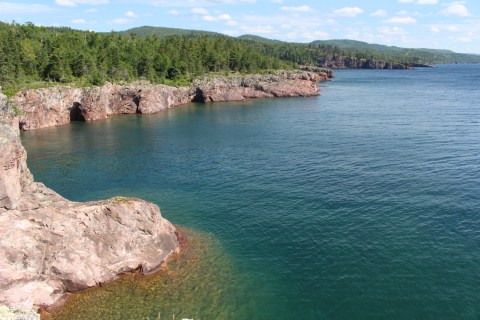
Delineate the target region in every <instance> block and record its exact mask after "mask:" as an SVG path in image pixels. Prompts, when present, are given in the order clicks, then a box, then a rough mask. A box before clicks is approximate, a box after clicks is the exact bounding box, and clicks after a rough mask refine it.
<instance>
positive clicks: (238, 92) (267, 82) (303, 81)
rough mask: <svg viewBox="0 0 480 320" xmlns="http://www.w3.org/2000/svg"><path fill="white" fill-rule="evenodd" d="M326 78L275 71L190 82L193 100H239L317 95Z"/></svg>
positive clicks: (307, 73)
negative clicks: (194, 93) (322, 81)
mask: <svg viewBox="0 0 480 320" xmlns="http://www.w3.org/2000/svg"><path fill="white" fill-rule="evenodd" d="M321 80H326V76H325V77H323V78H322V76H321V75H319V74H318V73H314V72H307V71H305V72H285V71H283V72H279V73H277V74H273V75H250V76H236V77H228V78H227V77H216V78H207V77H206V78H200V79H197V80H195V81H194V83H193V86H194V88H195V91H196V95H195V98H194V100H195V101H199V102H218V101H243V100H246V99H249V98H273V97H305V96H313V95H318V82H319V81H321Z"/></svg>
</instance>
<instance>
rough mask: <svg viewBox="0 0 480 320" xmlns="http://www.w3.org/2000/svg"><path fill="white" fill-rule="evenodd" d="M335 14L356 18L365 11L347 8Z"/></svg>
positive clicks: (357, 8)
mask: <svg viewBox="0 0 480 320" xmlns="http://www.w3.org/2000/svg"><path fill="white" fill-rule="evenodd" d="M333 13H335V14H337V15H339V16H344V17H355V16H357V15H359V14H360V13H363V10H362V9H361V8H359V7H345V8H341V9H337V10H334V11H333Z"/></svg>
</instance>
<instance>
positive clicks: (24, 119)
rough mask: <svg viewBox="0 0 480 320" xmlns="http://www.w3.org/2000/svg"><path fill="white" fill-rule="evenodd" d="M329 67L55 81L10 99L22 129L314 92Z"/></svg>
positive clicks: (328, 73)
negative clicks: (189, 77)
mask: <svg viewBox="0 0 480 320" xmlns="http://www.w3.org/2000/svg"><path fill="white" fill-rule="evenodd" d="M332 76H333V74H332V72H331V71H329V70H326V69H322V68H316V69H315V70H312V71H301V70H299V71H279V72H277V73H275V74H270V75H246V76H242V75H233V76H228V77H224V76H216V77H203V78H199V79H196V80H195V81H194V82H193V84H192V85H191V86H190V87H170V86H166V85H153V84H150V83H141V82H138V83H133V84H129V85H118V84H112V83H106V84H105V85H103V86H101V87H90V88H74V87H70V86H57V87H52V88H44V89H32V90H26V91H21V92H18V93H17V94H16V95H15V96H14V97H13V99H12V101H11V103H12V104H13V105H14V106H15V107H16V109H17V110H19V114H20V115H19V124H20V129H21V130H33V129H39V128H46V127H52V126H58V125H64V124H67V123H69V122H70V121H93V120H100V119H106V118H108V117H109V116H111V115H116V114H135V113H137V114H151V113H157V112H160V111H162V110H165V109H169V108H174V107H178V106H181V105H185V104H187V103H190V102H219V101H244V100H246V99H251V98H274V97H304V96H314V95H318V91H319V90H318V82H320V81H326V80H328V79H329V78H331V77H332Z"/></svg>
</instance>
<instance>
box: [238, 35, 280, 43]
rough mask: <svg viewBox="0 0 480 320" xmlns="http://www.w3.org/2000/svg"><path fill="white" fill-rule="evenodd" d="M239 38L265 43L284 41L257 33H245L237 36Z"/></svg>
mask: <svg viewBox="0 0 480 320" xmlns="http://www.w3.org/2000/svg"><path fill="white" fill-rule="evenodd" d="M237 39H240V40H249V41H257V42H264V43H275V42H276V43H281V42H282V41H280V40H273V39H268V38H264V37H260V36H256V35H253V34H244V35H242V36H239V37H237Z"/></svg>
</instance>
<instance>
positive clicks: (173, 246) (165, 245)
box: [0, 93, 178, 310]
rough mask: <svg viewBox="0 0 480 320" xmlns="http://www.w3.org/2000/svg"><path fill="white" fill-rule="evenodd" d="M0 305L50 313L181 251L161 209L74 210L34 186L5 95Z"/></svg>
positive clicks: (0, 133)
mask: <svg viewBox="0 0 480 320" xmlns="http://www.w3.org/2000/svg"><path fill="white" fill-rule="evenodd" d="M0 102H2V104H1V105H0V113H1V114H2V115H4V116H5V117H4V118H3V119H10V123H6V122H5V120H3V121H0V149H1V150H2V153H1V154H0V235H1V237H0V305H7V306H10V307H13V308H18V309H21V310H29V309H31V308H38V307H41V306H50V305H53V304H55V303H58V302H59V301H61V299H62V297H63V296H64V294H65V292H72V291H77V290H81V289H85V288H87V287H91V286H95V285H97V284H98V283H102V282H106V281H110V280H113V279H115V278H116V277H117V276H118V275H119V274H122V273H126V272H129V271H133V270H136V269H140V270H141V272H144V273H145V272H152V271H155V270H156V269H157V268H158V267H159V266H160V265H161V264H162V262H164V261H165V260H166V259H167V257H168V256H169V255H171V254H172V253H175V252H176V251H177V249H178V241H177V235H176V230H175V228H174V227H173V225H172V224H171V223H170V222H168V221H167V220H165V219H164V218H162V216H161V214H160V210H159V208H158V206H157V205H155V204H152V203H149V202H146V201H143V200H139V199H132V198H122V197H117V198H112V199H109V200H105V201H95V202H87V203H79V202H71V201H69V200H67V199H65V198H63V197H61V196H60V195H59V194H57V193H56V192H54V191H53V190H51V189H49V188H47V187H46V186H45V185H43V184H42V183H38V182H34V179H33V176H32V175H31V174H30V171H29V170H28V167H27V164H26V152H25V149H24V148H23V146H22V145H21V142H20V138H19V130H18V126H17V125H12V124H15V123H18V122H17V121H18V120H16V119H14V118H13V116H12V115H11V112H9V110H8V108H9V106H8V104H7V103H6V99H5V97H4V96H3V95H2V94H1V93H0Z"/></svg>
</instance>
